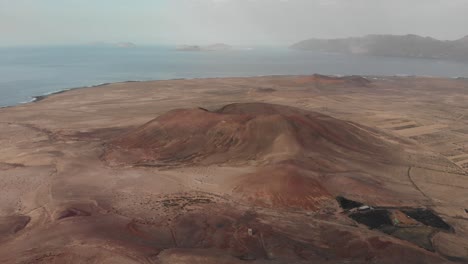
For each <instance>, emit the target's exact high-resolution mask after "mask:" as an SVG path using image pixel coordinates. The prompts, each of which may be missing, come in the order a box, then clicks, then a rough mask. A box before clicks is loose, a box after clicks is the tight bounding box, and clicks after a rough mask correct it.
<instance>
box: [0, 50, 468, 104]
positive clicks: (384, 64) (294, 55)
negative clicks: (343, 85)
mask: <svg viewBox="0 0 468 264" xmlns="http://www.w3.org/2000/svg"><path fill="white" fill-rule="evenodd" d="M313 73H319V74H333V75H355V74H357V75H386V76H394V75H405V76H406V75H418V76H443V77H451V78H452V77H468V63H462V62H454V61H442V60H431V59H409V58H388V57H372V56H353V55H342V54H327V53H316V52H308V51H295V50H289V49H287V48H271V47H256V48H253V49H239V50H232V51H212V52H184V51H176V50H175V48H174V47H169V46H148V47H136V48H117V47H94V46H63V47H58V46H55V47H14V48H13V47H11V48H0V107H4V106H12V105H16V104H20V103H25V102H30V101H31V100H33V99H34V97H35V96H40V95H46V94H49V93H53V92H57V91H61V90H66V89H70V88H76V87H86V86H93V85H99V84H103V83H111V82H123V81H147V80H166V79H180V78H207V77H247V76H262V75H300V74H313Z"/></svg>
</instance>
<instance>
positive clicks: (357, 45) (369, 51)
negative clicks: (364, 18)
mask: <svg viewBox="0 0 468 264" xmlns="http://www.w3.org/2000/svg"><path fill="white" fill-rule="evenodd" d="M290 48H292V49H296V50H310V51H321V52H333V53H343V54H362V55H374V56H391V57H410V58H430V59H451V60H468V36H466V37H464V38H461V39H458V40H452V41H451V40H446V41H444V40H438V39H434V38H431V37H421V36H418V35H367V36H364V37H353V38H341V39H308V40H304V41H301V42H298V43H296V44H294V45H292V46H291V47H290Z"/></svg>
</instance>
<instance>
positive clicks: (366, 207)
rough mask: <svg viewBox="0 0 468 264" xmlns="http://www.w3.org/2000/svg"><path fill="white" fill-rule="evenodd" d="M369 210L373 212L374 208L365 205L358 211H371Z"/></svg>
mask: <svg viewBox="0 0 468 264" xmlns="http://www.w3.org/2000/svg"><path fill="white" fill-rule="evenodd" d="M369 210H372V207H370V206H368V205H363V206H361V207H359V208H358V211H369Z"/></svg>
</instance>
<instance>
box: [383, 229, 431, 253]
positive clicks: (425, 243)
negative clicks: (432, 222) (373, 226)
mask: <svg viewBox="0 0 468 264" xmlns="http://www.w3.org/2000/svg"><path fill="white" fill-rule="evenodd" d="M379 230H380V231H382V232H384V233H386V234H388V235H391V236H393V237H396V238H398V239H401V240H405V241H408V242H411V243H413V244H415V245H417V246H419V247H422V248H424V249H426V250H429V251H434V247H433V246H432V241H431V237H432V234H433V233H434V232H435V231H434V229H432V228H431V227H428V226H418V227H407V228H399V227H396V226H382V227H381V228H379Z"/></svg>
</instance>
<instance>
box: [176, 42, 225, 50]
mask: <svg viewBox="0 0 468 264" xmlns="http://www.w3.org/2000/svg"><path fill="white" fill-rule="evenodd" d="M176 49H177V50H178V51H226V50H231V49H232V47H231V46H229V45H227V44H224V43H217V44H213V45H207V46H199V45H182V46H178V47H177V48H176Z"/></svg>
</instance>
